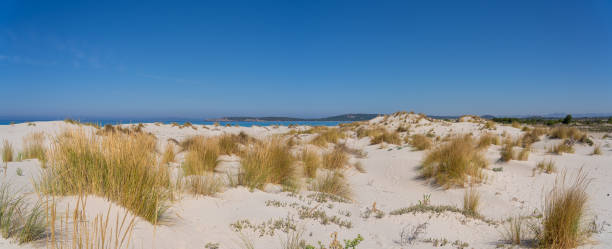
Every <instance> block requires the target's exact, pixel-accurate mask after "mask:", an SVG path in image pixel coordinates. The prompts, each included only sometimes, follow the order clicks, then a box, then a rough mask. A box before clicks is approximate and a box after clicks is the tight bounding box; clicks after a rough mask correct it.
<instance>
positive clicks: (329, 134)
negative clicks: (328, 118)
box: [310, 128, 346, 147]
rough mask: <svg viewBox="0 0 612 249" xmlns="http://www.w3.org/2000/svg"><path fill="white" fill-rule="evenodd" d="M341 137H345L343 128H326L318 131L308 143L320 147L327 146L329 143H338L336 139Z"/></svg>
mask: <svg viewBox="0 0 612 249" xmlns="http://www.w3.org/2000/svg"><path fill="white" fill-rule="evenodd" d="M343 138H346V134H345V133H344V131H343V130H341V129H338V128H328V129H324V130H322V131H320V133H319V135H317V136H316V137H315V138H314V139H312V141H310V143H311V144H314V145H317V146H321V147H322V146H327V144H329V143H334V144H335V143H338V140H339V139H343Z"/></svg>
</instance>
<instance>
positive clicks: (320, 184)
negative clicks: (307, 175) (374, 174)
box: [311, 171, 351, 199]
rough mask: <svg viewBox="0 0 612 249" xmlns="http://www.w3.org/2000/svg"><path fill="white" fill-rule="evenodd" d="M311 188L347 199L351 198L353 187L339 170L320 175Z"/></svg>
mask: <svg viewBox="0 0 612 249" xmlns="http://www.w3.org/2000/svg"><path fill="white" fill-rule="evenodd" d="M311 190H313V191H317V192H321V193H327V194H332V195H336V196H340V197H344V198H346V199H350V198H351V188H350V185H349V184H348V182H347V181H346V178H345V177H344V175H343V174H342V173H340V172H338V171H331V172H327V173H325V174H323V175H321V176H319V177H317V178H316V180H315V181H314V182H313V183H312V185H311Z"/></svg>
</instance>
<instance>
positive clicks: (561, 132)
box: [548, 125, 586, 141]
mask: <svg viewBox="0 0 612 249" xmlns="http://www.w3.org/2000/svg"><path fill="white" fill-rule="evenodd" d="M548 135H549V136H550V137H551V138H560V139H568V138H571V139H574V140H576V141H580V140H583V138H584V137H585V136H586V133H584V132H582V131H580V130H578V129H577V128H575V127H568V126H565V125H561V126H557V127H555V128H553V129H552V130H550V132H549V133H548Z"/></svg>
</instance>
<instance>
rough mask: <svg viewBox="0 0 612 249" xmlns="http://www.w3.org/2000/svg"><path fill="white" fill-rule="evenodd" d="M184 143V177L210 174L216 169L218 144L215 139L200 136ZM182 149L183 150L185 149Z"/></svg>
mask: <svg viewBox="0 0 612 249" xmlns="http://www.w3.org/2000/svg"><path fill="white" fill-rule="evenodd" d="M186 141H189V142H188V145H187V146H185V147H186V148H188V149H187V155H185V161H184V162H183V172H184V173H185V175H203V174H205V173H208V172H212V171H214V170H215V167H217V163H218V158H219V143H218V141H217V140H216V139H215V138H209V139H207V138H204V137H202V136H196V137H192V138H190V139H188V140H186ZM185 147H184V148H185Z"/></svg>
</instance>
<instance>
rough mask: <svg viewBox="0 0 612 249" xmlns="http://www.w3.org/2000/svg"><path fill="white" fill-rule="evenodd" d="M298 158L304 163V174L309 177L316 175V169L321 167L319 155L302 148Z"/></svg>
mask: <svg viewBox="0 0 612 249" xmlns="http://www.w3.org/2000/svg"><path fill="white" fill-rule="evenodd" d="M300 159H301V160H302V163H303V164H304V175H305V176H306V177H309V178H315V177H316V176H317V169H319V168H320V167H321V156H320V155H319V154H318V153H317V152H316V151H312V150H308V149H304V150H302V154H301V156H300Z"/></svg>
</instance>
